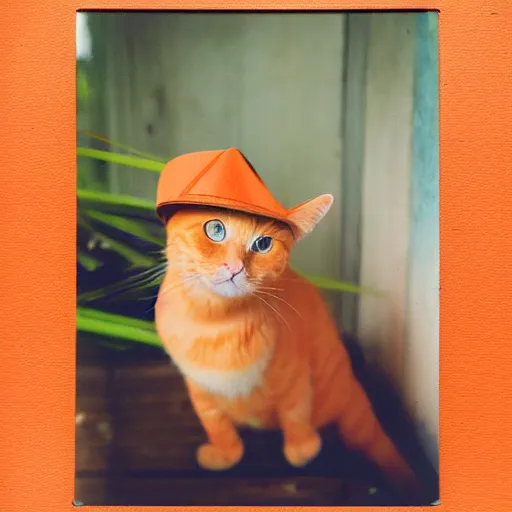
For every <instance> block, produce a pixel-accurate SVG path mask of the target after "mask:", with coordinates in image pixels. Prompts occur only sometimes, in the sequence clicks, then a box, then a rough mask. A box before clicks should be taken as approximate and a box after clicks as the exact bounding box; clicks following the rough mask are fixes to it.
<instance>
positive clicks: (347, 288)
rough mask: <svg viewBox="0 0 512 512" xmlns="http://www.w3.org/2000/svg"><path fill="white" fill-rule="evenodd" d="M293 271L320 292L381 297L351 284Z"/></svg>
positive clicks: (378, 293)
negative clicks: (320, 290)
mask: <svg viewBox="0 0 512 512" xmlns="http://www.w3.org/2000/svg"><path fill="white" fill-rule="evenodd" d="M293 270H294V272H297V274H299V275H300V276H302V277H303V278H304V279H307V280H308V281H309V282H310V283H312V284H314V285H315V286H317V287H318V288H320V289H322V290H329V291H337V292H347V293H356V294H360V295H375V296H382V293H380V292H378V291H376V290H371V289H369V288H362V287H360V286H356V285H354V284H351V283H347V282H344V281H338V280H336V279H329V278H327V277H323V276H316V275H311V274H306V273H304V272H301V271H300V270H297V269H296V268H294V269H293Z"/></svg>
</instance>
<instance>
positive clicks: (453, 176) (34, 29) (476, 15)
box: [0, 0, 512, 512]
mask: <svg viewBox="0 0 512 512" xmlns="http://www.w3.org/2000/svg"><path fill="white" fill-rule="evenodd" d="M93 9H111V10H114V9H116V10H117V9H123V10H126V9H130V10H132V9H136V10H142V9H153V10H156V9H160V10H163V9H165V10H173V9H175V10H177V9H179V10H184V9H187V10H189V9H191V10H202V9H208V10H210V9H221V10H229V9H237V10H240V9H249V10H268V9H271V10H283V9H294V10H381V9H386V10H387V9H392V10H398V9H399V10H407V9H415V10H418V9H422V10H438V11H439V12H440V14H439V34H440V36H439V37H440V43H439V46H440V134H441V135H440V137H441V146H440V154H441V162H440V169H441V171H440V192H441V194H440V237H441V240H440V244H441V289H440V294H441V295H440V303H441V315H440V316H441V325H440V344H441V346H440V349H441V365H440V368H441V370H440V418H441V419H440V423H441V425H440V466H441V476H440V479H441V500H440V501H441V505H439V506H440V508H441V510H445V511H455V510H459V509H460V510H461V511H462V510H491V509H492V510H494V511H496V512H499V511H503V512H505V511H508V510H509V509H510V505H511V504H512V498H511V497H510V496H511V494H510V489H511V488H512V443H511V442H510V439H511V438H512V432H511V427H510V423H509V422H508V421H507V420H508V417H509V411H511V410H512V393H510V390H511V384H512V379H511V373H512V372H511V371H510V361H511V356H512V353H511V347H512V344H511V343H510V340H509V339H508V338H507V336H506V333H507V332H508V333H510V332H512V315H511V314H510V311H511V309H512V292H511V290H512V273H511V271H510V270H511V266H510V265H509V264H507V263H506V261H507V258H509V257H510V254H511V253H512V237H510V235H509V236H508V237H507V234H509V233H507V232H508V231H509V230H507V229H506V227H507V226H510V218H511V215H512V206H511V205H512V199H511V198H512V179H511V158H510V155H511V154H512V153H511V150H510V141H511V140H512V131H511V126H512V122H511V119H512V115H511V114H512V109H511V105H512V73H510V67H509V66H510V55H512V38H508V40H506V39H505V38H503V39H501V37H500V36H501V35H502V34H505V32H506V31H507V29H508V32H510V19H512V3H510V2H509V1H508V0H488V1H487V2H478V1H476V0H473V1H469V0H467V1H465V2H463V1H460V0H430V1H425V0H418V1H414V2H413V1H407V0H403V1H398V0H394V1H393V0H374V1H372V2H358V1H355V0H352V1H349V0H337V1H328V0H317V1H315V2H312V3H310V4H308V3H307V2H304V1H298V0H296V1H284V0H280V1H272V0H260V1H250V0H238V1H236V0H210V1H205V0H197V1H194V0H182V1H177V0H168V1H162V0H152V1H149V0H125V1H115V0H103V1H100V0H90V1H88V2H80V1H77V0H47V1H45V2H40V3H33V2H32V3H28V2H25V1H24V0H20V1H17V2H8V5H6V6H4V7H3V9H2V14H1V19H2V22H3V23H2V26H3V27H4V28H3V30H2V31H1V33H0V62H1V63H2V66H1V72H0V85H1V87H0V91H1V95H2V97H1V99H0V106H1V108H0V113H1V114H2V115H1V119H2V123H1V124H0V140H1V141H2V152H1V161H2V170H1V174H0V176H1V178H0V199H1V200H0V208H1V216H0V219H1V220H2V235H3V236H2V257H1V263H0V283H1V284H0V286H1V290H2V301H1V306H0V308H1V309H0V325H1V332H2V336H1V338H0V339H1V342H2V344H3V348H2V356H1V357H0V375H1V380H0V409H1V410H2V413H3V415H2V416H3V419H2V422H1V429H0V457H1V464H0V510H2V511H13V512H23V511H25V510H26V511H32V510H38V511H41V512H45V511H48V512H60V511H70V512H71V511H72V510H74V506H73V504H72V500H73V495H74V462H75V444H74V441H75V439H74V435H75V424H74V414H75V335H76V326H75V318H76V316H75V315H76V302H75V301H76V295H75V285H76V254H75V236H76V170H75V169H76V129H75V128H76V99H75V94H76V87H75V76H76V63H75V19H76V11H77V10H85V11H86V10H93ZM506 391H508V393H506ZM506 439H509V441H508V442H507V441H506ZM85 508H86V509H87V508H89V507H85ZM93 508H94V510H97V511H98V512H101V511H107V510H113V509H116V510H117V507H93ZM127 508H128V509H130V510H133V511H134V512H143V511H144V512H150V511H151V512H154V511H155V510H171V509H173V510H174V509H176V508H177V507H127ZM181 508H184V509H186V508H188V507H181ZM206 508H208V507H205V508H202V510H205V509H206ZM261 508H262V509H263V510H266V511H268V512H271V511H272V510H278V508H280V507H261ZM422 508H423V507H422ZM424 508H427V507H424ZM190 509H192V507H190ZM338 509H339V510H354V511H356V510H359V509H358V508H357V507H354V508H350V507H341V508H338ZM388 509H389V510H397V511H398V510H407V509H400V508H392V507H390V508H388ZM123 510H125V508H123ZM226 510H227V508H226ZM312 510H313V509H312ZM315 510H326V511H327V510H333V508H323V509H319V508H315ZM410 510H415V509H412V508H411V509H410Z"/></svg>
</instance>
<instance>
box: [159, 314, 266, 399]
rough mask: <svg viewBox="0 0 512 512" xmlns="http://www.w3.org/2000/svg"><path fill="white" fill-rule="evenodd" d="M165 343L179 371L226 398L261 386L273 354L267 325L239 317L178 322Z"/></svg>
mask: <svg viewBox="0 0 512 512" xmlns="http://www.w3.org/2000/svg"><path fill="white" fill-rule="evenodd" d="M166 346H167V349H168V352H169V354H170V356H171V358H172V360H173V362H174V363H175V364H176V366H177V367H178V368H179V370H180V371H181V373H183V374H184V375H186V376H187V377H188V378H190V379H191V380H193V381H194V382H196V383H197V384H198V385H200V386H201V387H203V388H204V389H205V390H208V391H209V392H211V393H215V394H218V395H221V396H224V397H227V398H235V397H246V396H249V395H250V394H251V393H252V392H253V391H254V389H255V388H257V387H258V386H262V385H263V384H264V378H265V372H266V370H267V367H268V364H269V362H270V359H271V357H272V353H273V350H272V346H273V344H272V340H271V332H270V331H269V330H268V328H267V327H266V326H265V325H263V324H261V323H260V324H259V325H256V324H253V323H250V322H243V321H240V320H238V321H237V320H233V321H226V322H214V323H210V324H200V325H198V324H194V323H193V322H187V321H183V322H177V323H176V324H174V328H173V329H172V332H171V331H169V336H168V338H167V342H166Z"/></svg>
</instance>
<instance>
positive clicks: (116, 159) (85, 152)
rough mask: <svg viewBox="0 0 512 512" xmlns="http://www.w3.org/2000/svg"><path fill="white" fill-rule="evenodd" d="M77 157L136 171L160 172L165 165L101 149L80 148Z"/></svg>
mask: <svg viewBox="0 0 512 512" xmlns="http://www.w3.org/2000/svg"><path fill="white" fill-rule="evenodd" d="M76 152H77V155H78V156H82V157H86V158H95V159H96V160H102V161H104V162H111V163H113V164H119V165H126V166H127V167H134V168H136V169H143V170H145V171H153V172H160V171H161V170H162V169H163V167H164V165H165V163H163V162H159V161H157V160H151V159H149V158H138V157H135V156H131V155H122V154H121V153H113V152H111V151H101V150H99V149H90V148H84V147H78V148H77V150H76Z"/></svg>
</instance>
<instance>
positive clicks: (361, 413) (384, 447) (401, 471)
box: [338, 378, 423, 499]
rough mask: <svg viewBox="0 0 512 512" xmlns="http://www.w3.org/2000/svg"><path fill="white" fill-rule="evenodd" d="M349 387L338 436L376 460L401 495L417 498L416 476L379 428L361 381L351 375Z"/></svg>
mask: <svg viewBox="0 0 512 512" xmlns="http://www.w3.org/2000/svg"><path fill="white" fill-rule="evenodd" d="M351 387H352V389H351V392H350V393H348V394H347V395H346V396H347V401H346V402H345V404H344V407H343V411H342V415H341V417H340V419H339V420H338V430H339V433H340V435H341V437H342V439H343V440H344V442H345V443H346V445H347V446H348V447H349V448H351V449H354V450H357V451H360V452H362V453H363V454H364V455H365V456H366V457H367V458H368V459H370V460H371V461H373V462H374V463H376V464H377V465H378V466H379V467H380V468H381V470H382V471H383V472H384V473H385V474H386V475H387V477H388V479H389V481H390V483H391V484H392V485H393V487H394V488H395V489H396V490H397V491H399V492H400V493H401V494H402V495H403V496H406V497H407V498H411V499H421V495H422V494H423V493H422V488H421V485H420V482H419V480H418V478H417V476H416V475H415V473H414V472H413V471H412V469H411V468H410V467H409V465H408V464H407V462H406V461H405V459H404V458H403V456H402V455H401V454H400V452H399V451H398V449H397V448H396V446H395V445H394V443H393V442H392V441H391V439H390V438H389V436H388V435H387V434H386V433H385V432H384V430H383V429H382V427H381V425H380V423H379V421H378V419H377V417H376V416H375V413H374V411H373V408H372V405H371V403H370V401H369V399H368V397H367V395H366V393H365V392H364V390H363V388H362V386H361V384H360V383H359V381H357V379H355V378H353V379H352V383H351Z"/></svg>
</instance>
